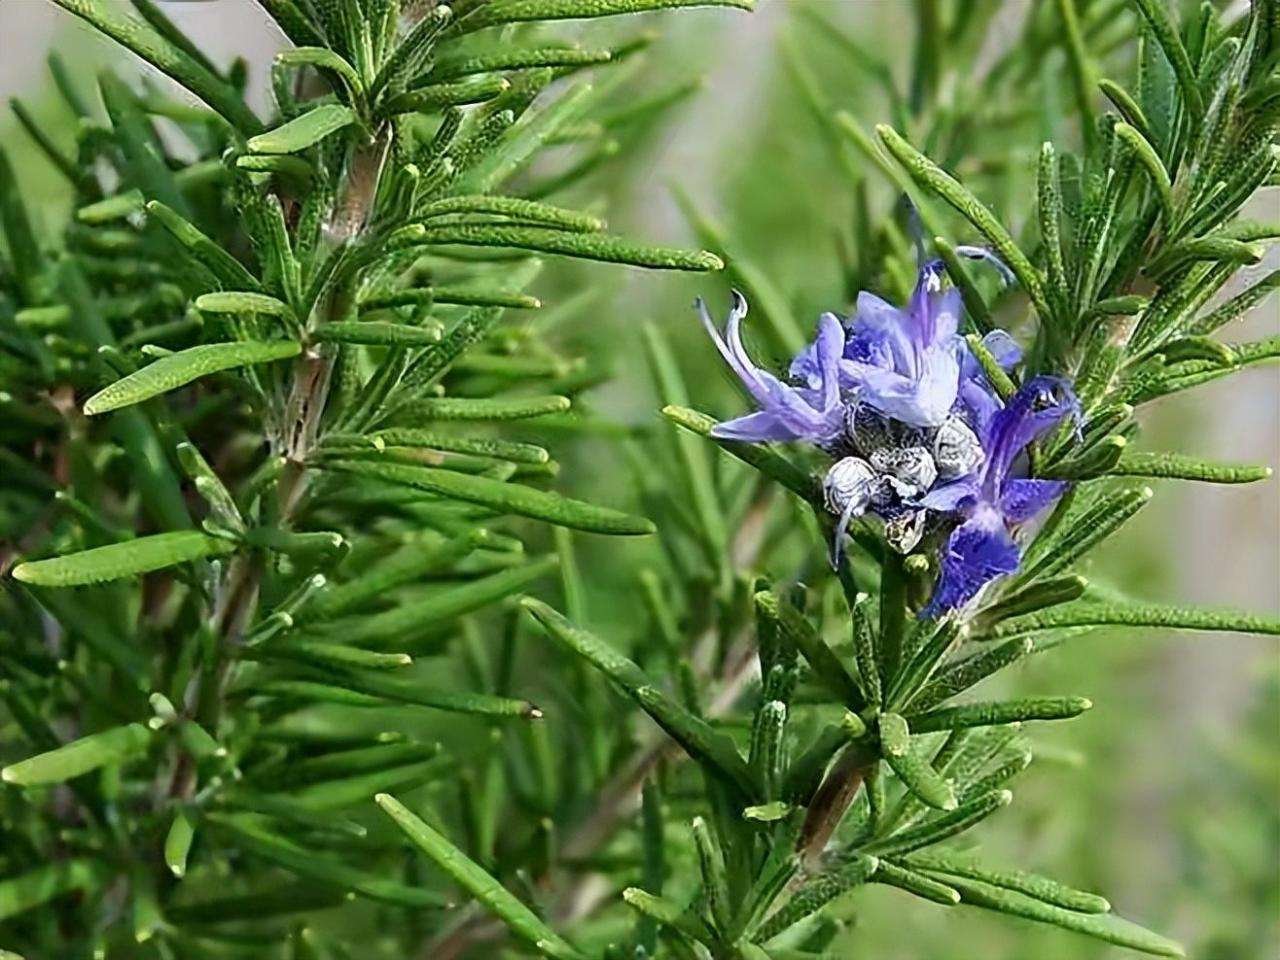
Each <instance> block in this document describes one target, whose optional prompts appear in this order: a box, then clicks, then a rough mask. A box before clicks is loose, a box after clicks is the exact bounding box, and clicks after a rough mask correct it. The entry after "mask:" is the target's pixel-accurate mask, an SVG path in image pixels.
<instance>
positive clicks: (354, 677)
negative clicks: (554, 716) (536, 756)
mask: <svg viewBox="0 0 1280 960" xmlns="http://www.w3.org/2000/svg"><path fill="white" fill-rule="evenodd" d="M328 673H329V674H330V675H332V676H334V677H335V679H334V680H333V681H332V682H333V683H334V684H335V685H337V689H340V690H342V691H344V692H345V693H346V694H348V695H349V696H348V697H347V698H346V699H347V701H348V702H351V703H353V704H360V705H364V706H374V705H378V706H385V705H386V704H385V703H380V702H379V701H387V700H390V701H394V702H396V703H408V704H413V705H414V706H419V707H428V708H430V709H432V710H445V711H448V712H451V713H470V714H475V715H476V716H481V717H493V718H495V719H507V718H510V717H519V718H521V719H525V720H538V719H541V717H542V711H541V710H539V709H538V708H537V707H535V706H534V705H533V704H532V703H530V702H529V701H528V700H517V699H514V698H512V697H499V696H495V695H493V694H488V693H471V692H469V691H466V690H453V689H448V688H444V687H433V686H429V685H427V684H424V683H420V682H419V681H418V680H416V679H409V680H401V679H399V678H392V677H388V676H384V675H383V674H381V673H368V672H365V671H361V672H358V673H357V672H355V671H342V672H341V674H340V675H339V674H338V673H337V672H336V671H333V670H331V671H328ZM281 682H283V681H281ZM267 688H268V685H267V684H263V685H262V686H261V687H259V689H264V690H265V689H267ZM352 696H354V697H355V698H357V699H351V697H352ZM369 698H374V703H369ZM339 702H340V701H339Z"/></svg>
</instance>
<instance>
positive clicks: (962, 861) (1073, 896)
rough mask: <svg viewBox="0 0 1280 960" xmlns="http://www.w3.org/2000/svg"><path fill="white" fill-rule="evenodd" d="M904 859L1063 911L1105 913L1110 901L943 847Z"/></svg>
mask: <svg viewBox="0 0 1280 960" xmlns="http://www.w3.org/2000/svg"><path fill="white" fill-rule="evenodd" d="M906 862H907V863H909V864H910V865H911V866H913V867H916V868H918V869H921V870H928V871H930V872H933V873H947V874H951V875H953V876H957V877H968V878H969V879H971V880H980V881H982V882H983V883H989V884H991V885H992V886H996V887H1003V888H1005V889H1006V890H1016V891H1017V892H1018V893H1023V894H1026V895H1027V896H1029V897H1034V898H1035V899H1037V900H1043V901H1044V902H1045V903H1051V904H1053V905H1054V906H1056V907H1062V908H1063V909H1064V910H1075V911H1078V912H1080V913H1109V912H1110V911H1111V904H1110V903H1108V902H1107V901H1106V899H1104V898H1103V897H1100V896H1098V895H1097V894H1095V893H1086V892H1084V891H1083V890H1075V889H1073V888H1071V887H1068V886H1067V885H1066V884H1062V883H1059V882H1058V881H1057V880H1053V879H1050V878H1049V877H1042V876H1040V875H1039V874H1035V873H1027V872H1026V871H1023V870H999V869H995V868H992V867H988V866H985V865H983V864H980V863H975V862H974V861H973V860H972V859H971V858H970V857H968V856H967V855H963V854H957V853H952V852H950V851H947V850H931V851H927V852H926V851H921V852H917V853H913V854H910V855H908V856H907V858H906Z"/></svg>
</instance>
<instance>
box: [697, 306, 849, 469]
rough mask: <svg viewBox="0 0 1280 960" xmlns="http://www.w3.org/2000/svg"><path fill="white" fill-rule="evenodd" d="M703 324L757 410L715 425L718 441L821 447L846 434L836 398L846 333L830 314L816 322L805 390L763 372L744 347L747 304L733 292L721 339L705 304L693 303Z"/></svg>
mask: <svg viewBox="0 0 1280 960" xmlns="http://www.w3.org/2000/svg"><path fill="white" fill-rule="evenodd" d="M696 306H697V308H698V312H699V313H700V314H701V316H702V323H703V325H704V326H705V327H706V328H707V332H708V333H709V334H710V335H711V339H712V340H713V341H714V342H715V345H716V349H717V350H719V351H720V355H721V356H722V357H724V359H725V362H726V363H728V364H729V366H730V368H732V370H733V372H734V373H736V374H737V375H738V379H739V380H741V381H742V384H743V386H745V387H746V388H747V392H748V393H750V394H751V397H752V399H753V400H755V402H756V405H757V406H759V408H760V410H759V411H758V412H757V413H751V414H747V415H746V416H745V417H738V418H737V419H736V420H729V421H727V422H725V423H721V424H717V425H716V426H715V427H714V428H713V429H712V431H711V435H712V436H713V437H717V438H719V439H721V440H745V441H748V442H756V443H758V442H763V441H767V440H805V441H808V442H809V443H814V444H817V445H819V446H825V445H827V444H830V443H832V442H833V441H835V440H836V439H838V438H839V436H840V434H841V432H842V431H843V429H844V406H843V404H842V403H841V398H840V373H839V363H840V357H841V354H842V353H843V351H844V348H845V333H844V328H843V327H841V326H840V321H839V320H837V319H836V317H835V315H834V314H830V313H824V314H823V315H822V317H821V319H820V320H819V321H818V335H817V337H816V338H815V340H814V342H813V343H812V344H811V345H810V346H809V347H807V348H806V354H808V355H810V356H811V357H812V362H813V369H812V371H811V372H810V373H809V375H808V376H807V377H806V378H805V380H806V382H807V386H803V387H793V386H790V385H788V384H785V383H783V382H782V381H781V380H779V379H778V378H777V377H775V376H773V375H772V374H771V373H769V372H767V371H765V370H761V369H760V368H759V367H757V366H756V365H755V364H754V363H752V362H751V358H750V357H749V356H748V355H747V351H746V348H744V347H743V345H742V330H741V328H742V320H743V318H744V317H745V316H746V315H747V301H746V299H745V298H744V297H743V296H742V294H740V293H738V292H737V291H736V290H735V291H734V292H733V309H732V310H731V311H730V313H729V319H728V321H727V322H726V324H725V331H724V336H721V334H720V331H719V330H717V329H716V325H715V323H714V322H713V321H712V319H711V315H710V314H709V313H708V312H707V306H706V304H705V303H704V302H703V301H702V300H701V299H699V300H698V301H697V303H696Z"/></svg>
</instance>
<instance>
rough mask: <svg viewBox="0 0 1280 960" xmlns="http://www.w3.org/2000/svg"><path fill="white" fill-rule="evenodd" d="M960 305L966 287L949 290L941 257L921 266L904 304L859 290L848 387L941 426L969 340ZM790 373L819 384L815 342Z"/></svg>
mask: <svg viewBox="0 0 1280 960" xmlns="http://www.w3.org/2000/svg"><path fill="white" fill-rule="evenodd" d="M960 310H961V300H960V294H959V292H958V291H957V290H955V289H954V288H952V289H949V290H946V291H944V290H943V287H942V264H941V261H932V262H930V263H926V264H925V265H924V266H923V267H922V268H921V270H920V276H919V279H918V281H917V283H916V289H915V292H914V293H912V295H911V300H910V302H909V303H908V304H907V306H906V307H905V308H902V309H899V308H898V307H895V306H893V304H891V303H888V302H886V301H885V300H882V299H880V298H879V297H877V296H876V295H875V294H873V293H867V292H865V291H863V292H862V293H860V294H858V304H857V310H856V312H855V314H854V317H853V320H852V321H851V322H850V325H849V330H848V339H847V340H846V341H845V343H844V350H843V352H842V356H841V359H840V365H839V369H840V387H841V389H842V390H845V391H850V392H856V393H857V394H858V397H859V399H860V400H861V401H862V402H863V403H866V404H867V405H868V406H870V407H872V408H874V409H875V410H877V411H879V412H880V413H882V414H884V415H885V416H887V417H891V418H892V419H894V420H899V421H901V422H903V423H906V424H909V425H910V426H914V427H936V426H937V425H938V424H940V423H942V421H943V420H945V419H946V418H947V415H948V414H950V413H951V408H952V407H953V406H954V405H955V401H956V395H957V390H958V386H959V377H960V360H959V356H960V350H961V349H962V348H963V344H964V340H963V339H962V338H960V337H958V336H957V335H956V329H957V327H958V326H959V323H960ZM815 346H816V345H815ZM791 375H792V376H793V377H795V378H797V379H799V380H803V381H805V382H807V383H808V384H809V385H810V386H811V387H812V386H815V385H816V383H817V381H818V379H819V378H820V376H821V370H820V367H819V363H818V356H817V352H816V349H815V347H809V348H807V349H805V350H804V351H802V352H801V353H800V354H799V355H798V356H797V357H796V358H795V360H794V361H793V362H792V364H791Z"/></svg>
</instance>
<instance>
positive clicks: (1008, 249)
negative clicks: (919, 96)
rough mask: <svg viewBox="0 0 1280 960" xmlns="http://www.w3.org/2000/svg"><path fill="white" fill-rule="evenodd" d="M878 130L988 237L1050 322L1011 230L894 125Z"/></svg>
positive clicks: (920, 179)
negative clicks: (899, 132) (914, 145)
mask: <svg viewBox="0 0 1280 960" xmlns="http://www.w3.org/2000/svg"><path fill="white" fill-rule="evenodd" d="M876 133H877V134H878V135H879V137H880V140H881V142H882V143H884V145H885V146H886V147H887V148H888V150H889V152H890V153H891V154H893V156H894V158H895V159H896V160H897V161H898V162H899V163H900V164H902V166H903V167H904V168H905V169H906V170H907V172H908V173H910V174H911V176H912V177H913V178H914V179H915V180H916V182H917V183H919V184H920V185H921V186H922V187H925V188H926V189H928V190H930V191H932V192H933V193H935V194H937V195H938V196H939V197H940V198H941V199H943V200H945V201H946V202H947V203H948V204H950V205H951V206H952V207H954V208H955V210H956V211H957V212H958V213H960V214H961V215H962V216H963V217H964V218H965V219H966V220H968V221H969V222H970V223H972V224H973V226H974V228H975V229H977V231H978V232H979V233H981V234H982V235H983V236H984V237H986V238H987V242H988V243H990V244H991V246H992V247H994V248H995V251H996V253H998V254H999V255H1000V258H1001V259H1002V260H1003V261H1004V262H1005V263H1006V264H1008V266H1009V269H1010V270H1012V271H1013V273H1014V276H1016V277H1017V278H1018V282H1019V283H1020V284H1022V289H1023V290H1025V291H1026V292H1027V296H1028V297H1029V298H1030V299H1031V303H1032V306H1034V307H1035V309H1036V313H1038V314H1039V315H1040V316H1041V317H1042V318H1044V319H1045V320H1046V321H1048V320H1049V318H1050V315H1049V309H1048V306H1047V304H1046V303H1045V299H1044V284H1043V282H1042V281H1041V279H1040V274H1039V273H1038V272H1037V271H1036V268H1035V267H1034V266H1032V265H1031V261H1030V260H1028V259H1027V256H1026V254H1024V253H1023V252H1022V250H1021V249H1020V248H1019V247H1018V245H1017V244H1016V243H1015V242H1014V239H1013V237H1012V236H1010V235H1009V231H1008V230H1006V229H1005V228H1004V226H1003V225H1002V224H1001V223H1000V221H999V220H997V219H996V217H995V214H993V213H992V212H991V211H990V210H989V209H987V207H986V206H985V205H984V204H983V203H982V201H980V200H979V199H978V198H977V197H975V196H974V195H973V194H971V193H970V192H969V191H968V190H966V189H965V188H964V186H962V185H961V183H960V182H959V181H958V180H956V179H955V178H954V177H952V176H951V175H950V174H949V173H947V172H945V171H944V170H943V169H942V168H941V167H939V166H938V165H937V164H935V163H934V162H933V161H932V160H930V159H929V158H928V157H926V156H925V155H924V154H922V153H920V152H919V151H918V150H916V149H915V147H913V146H911V144H909V143H907V141H906V140H904V139H903V138H902V136H901V135H899V134H898V132H897V131H896V130H894V129H893V128H892V127H888V126H885V125H884V124H880V125H879V126H877V127H876Z"/></svg>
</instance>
